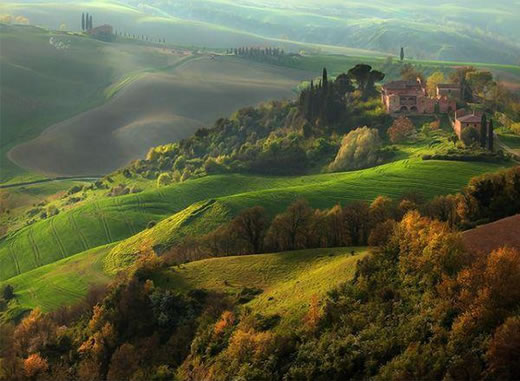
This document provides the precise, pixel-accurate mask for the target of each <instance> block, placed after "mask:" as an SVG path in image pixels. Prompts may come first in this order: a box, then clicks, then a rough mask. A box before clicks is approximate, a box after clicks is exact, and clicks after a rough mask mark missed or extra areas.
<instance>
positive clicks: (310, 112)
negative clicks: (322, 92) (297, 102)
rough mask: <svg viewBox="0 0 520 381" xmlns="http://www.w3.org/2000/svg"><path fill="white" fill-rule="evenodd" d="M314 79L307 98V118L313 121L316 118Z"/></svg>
mask: <svg viewBox="0 0 520 381" xmlns="http://www.w3.org/2000/svg"><path fill="white" fill-rule="evenodd" d="M313 96H314V81H312V80H311V87H310V89H309V95H308V98H307V119H308V120H309V121H312V120H313V119H314V99H313Z"/></svg>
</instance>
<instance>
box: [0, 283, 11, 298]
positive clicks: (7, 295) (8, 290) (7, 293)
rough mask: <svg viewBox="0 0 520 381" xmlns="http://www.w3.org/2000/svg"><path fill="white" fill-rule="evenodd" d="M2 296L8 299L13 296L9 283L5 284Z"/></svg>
mask: <svg viewBox="0 0 520 381" xmlns="http://www.w3.org/2000/svg"><path fill="white" fill-rule="evenodd" d="M2 297H3V298H4V299H5V300H7V301H9V300H11V299H13V298H14V288H13V286H11V285H10V284H8V285H6V286H5V287H4V289H3V290H2Z"/></svg>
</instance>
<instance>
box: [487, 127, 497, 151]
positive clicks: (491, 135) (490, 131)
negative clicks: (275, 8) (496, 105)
mask: <svg viewBox="0 0 520 381" xmlns="http://www.w3.org/2000/svg"><path fill="white" fill-rule="evenodd" d="M493 130H494V127H493V119H491V120H490V121H489V124H488V142H487V143H488V150H490V151H493V149H494V138H495V136H494V132H493Z"/></svg>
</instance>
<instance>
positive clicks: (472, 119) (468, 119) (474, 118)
mask: <svg viewBox="0 0 520 381" xmlns="http://www.w3.org/2000/svg"><path fill="white" fill-rule="evenodd" d="M457 119H458V120H459V121H461V122H464V123H480V122H481V121H482V116H478V115H473V114H469V115H464V116H461V117H458V118H457Z"/></svg>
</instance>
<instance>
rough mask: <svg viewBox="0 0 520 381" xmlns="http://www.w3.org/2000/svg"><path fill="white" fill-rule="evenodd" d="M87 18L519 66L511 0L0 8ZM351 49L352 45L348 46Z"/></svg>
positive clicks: (214, 43) (239, 40) (181, 33)
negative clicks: (401, 50) (85, 14)
mask: <svg viewBox="0 0 520 381" xmlns="http://www.w3.org/2000/svg"><path fill="white" fill-rule="evenodd" d="M79 8H83V9H84V11H86V12H90V13H91V14H93V15H94V24H95V25H101V24H104V23H109V24H112V25H113V26H114V27H115V28H116V30H119V31H122V32H128V33H135V34H145V35H147V36H150V38H166V39H167V40H169V42H173V43H177V44H179V45H195V46H206V47H211V48H228V47H229V48H231V47H237V46H241V45H263V44H273V43H276V44H278V45H280V46H282V47H285V48H286V49H288V50H292V51H298V50H311V51H328V52H338V53H340V52H347V53H348V52H349V51H348V50H342V49H341V48H354V49H359V51H356V53H366V54H368V53H369V52H367V50H368V51H373V52H378V53H380V54H381V53H382V54H397V53H398V52H399V48H400V47H401V46H403V47H405V51H406V55H407V57H409V58H416V59H436V60H456V61H473V62H496V63H505V64H520V41H519V40H518V38H517V36H518V35H519V34H520V25H519V24H518V18H519V16H520V2H519V1H517V0H513V1H511V0H497V1H493V2H492V3H491V2H489V1H486V0H473V1H470V0H444V1H442V0H440V1H433V0H395V1H392V2H388V1H383V0H366V1H360V0H349V1H339V0H321V1H316V0H298V1H296V0H288V1H283V2H279V1H274V0H260V1H257V0H254V1H253V0H233V1H230V0H175V1H172V0H123V1H112V0H108V1H87V2H84V3H82V4H81V7H79V5H78V4H77V2H73V1H18V2H16V3H15V2H13V3H10V2H3V3H2V4H1V5H0V13H1V14H12V15H15V16H18V15H21V16H24V17H27V18H28V19H29V20H30V22H31V23H32V24H37V25H43V26H48V27H51V28H59V27H60V25H62V24H64V25H66V26H67V29H72V30H79V28H80V23H79V20H80V17H79V16H80V15H78V9H79ZM350 52H352V51H350Z"/></svg>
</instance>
